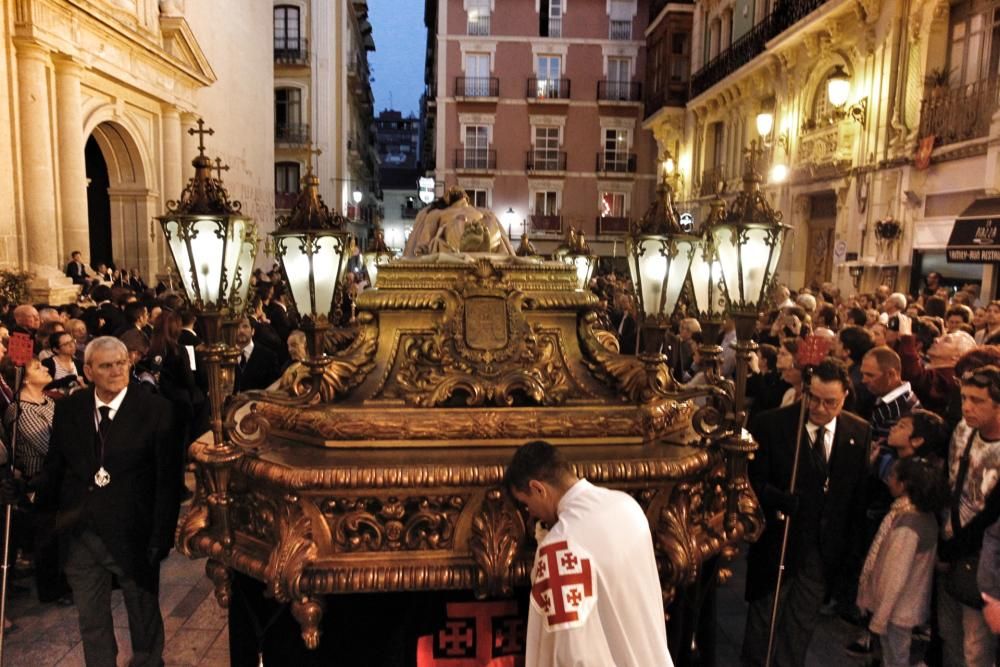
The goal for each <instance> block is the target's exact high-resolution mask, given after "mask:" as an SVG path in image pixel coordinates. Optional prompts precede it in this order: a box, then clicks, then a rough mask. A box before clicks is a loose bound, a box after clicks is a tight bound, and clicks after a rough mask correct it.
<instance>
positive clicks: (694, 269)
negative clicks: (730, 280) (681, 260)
mask: <svg viewBox="0 0 1000 667" xmlns="http://www.w3.org/2000/svg"><path fill="white" fill-rule="evenodd" d="M691 287H693V288H694V302H695V303H694V305H695V309H696V310H697V311H698V313H699V314H700V315H701V316H702V317H703V318H705V319H707V320H721V319H722V318H723V317H725V314H726V285H725V283H724V282H723V279H722V264H721V263H720V262H719V258H718V255H717V254H716V252H715V246H714V245H713V242H712V235H711V232H710V231H707V232H706V233H705V235H704V236H703V237H701V238H699V239H698V240H697V241H696V242H695V246H694V253H693V257H692V259H691Z"/></svg>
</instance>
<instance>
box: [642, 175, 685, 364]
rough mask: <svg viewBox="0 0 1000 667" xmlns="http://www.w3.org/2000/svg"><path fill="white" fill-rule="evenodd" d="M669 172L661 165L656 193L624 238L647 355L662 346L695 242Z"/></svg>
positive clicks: (657, 350) (655, 351)
mask: <svg viewBox="0 0 1000 667" xmlns="http://www.w3.org/2000/svg"><path fill="white" fill-rule="evenodd" d="M670 171H672V170H671V169H667V168H666V165H665V168H664V174H663V179H662V180H661V182H660V186H659V188H657V194H658V195H659V196H658V197H657V199H656V201H654V202H653V204H652V205H651V206H650V207H649V210H648V211H647V212H646V214H645V215H643V216H642V218H641V219H640V220H639V221H638V222H637V223H636V224H635V226H634V227H633V228H632V229H631V230H630V232H629V236H628V238H627V239H626V256H627V257H628V263H629V271H630V273H631V274H632V282H633V284H634V285H635V291H636V295H637V296H638V298H639V306H640V308H641V309H642V314H643V325H644V326H643V328H644V330H645V335H644V336H643V350H644V351H645V352H647V353H651V354H655V353H658V352H659V350H660V347H661V346H662V343H663V336H664V333H665V332H666V330H667V328H668V327H669V326H670V317H671V315H673V313H674V310H675V309H676V308H677V300H678V298H679V297H680V294H681V290H682V289H683V287H684V280H685V279H686V278H687V275H688V270H689V269H690V267H691V261H692V259H693V258H694V254H695V246H696V245H697V241H698V239H697V237H695V236H692V235H690V234H685V233H684V232H683V231H682V229H681V226H680V218H679V215H678V213H677V209H676V208H675V207H674V202H673V190H672V188H671V187H670V182H669V172H670Z"/></svg>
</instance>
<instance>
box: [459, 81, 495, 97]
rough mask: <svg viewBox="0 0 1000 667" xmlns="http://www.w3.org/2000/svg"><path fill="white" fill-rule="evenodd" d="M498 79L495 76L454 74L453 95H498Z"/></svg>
mask: <svg viewBox="0 0 1000 667" xmlns="http://www.w3.org/2000/svg"><path fill="white" fill-rule="evenodd" d="M499 96H500V79H498V78H496V77H495V76H456V77H455V97H499Z"/></svg>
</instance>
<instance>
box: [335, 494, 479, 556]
mask: <svg viewBox="0 0 1000 667" xmlns="http://www.w3.org/2000/svg"><path fill="white" fill-rule="evenodd" d="M464 506H465V498H464V497H462V496H419V497H412V498H403V499H399V498H396V497H389V498H385V499H380V498H373V497H363V498H341V499H328V500H325V501H322V502H320V504H319V507H320V511H321V512H322V514H323V516H324V517H325V518H326V520H327V521H328V522H329V523H330V532H331V533H332V535H333V544H334V550H335V551H339V552H344V551H346V552H369V551H400V550H403V549H406V550H407V551H415V550H421V549H429V550H435V549H450V548H452V547H453V546H454V538H455V522H456V521H457V520H458V517H459V515H460V514H461V512H462V508H463V507H464Z"/></svg>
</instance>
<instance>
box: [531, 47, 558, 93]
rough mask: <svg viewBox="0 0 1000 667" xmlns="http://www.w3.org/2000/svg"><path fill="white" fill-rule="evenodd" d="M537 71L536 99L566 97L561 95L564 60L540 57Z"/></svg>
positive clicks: (556, 57) (554, 57)
mask: <svg viewBox="0 0 1000 667" xmlns="http://www.w3.org/2000/svg"><path fill="white" fill-rule="evenodd" d="M537 70H538V71H537V75H538V78H537V79H535V82H536V84H535V85H536V87H537V90H536V91H535V97H537V98H539V99H545V98H560V97H565V96H564V95H562V93H561V90H562V88H561V85H560V84H561V81H560V79H561V78H562V58H560V57H559V56H538V60H537Z"/></svg>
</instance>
